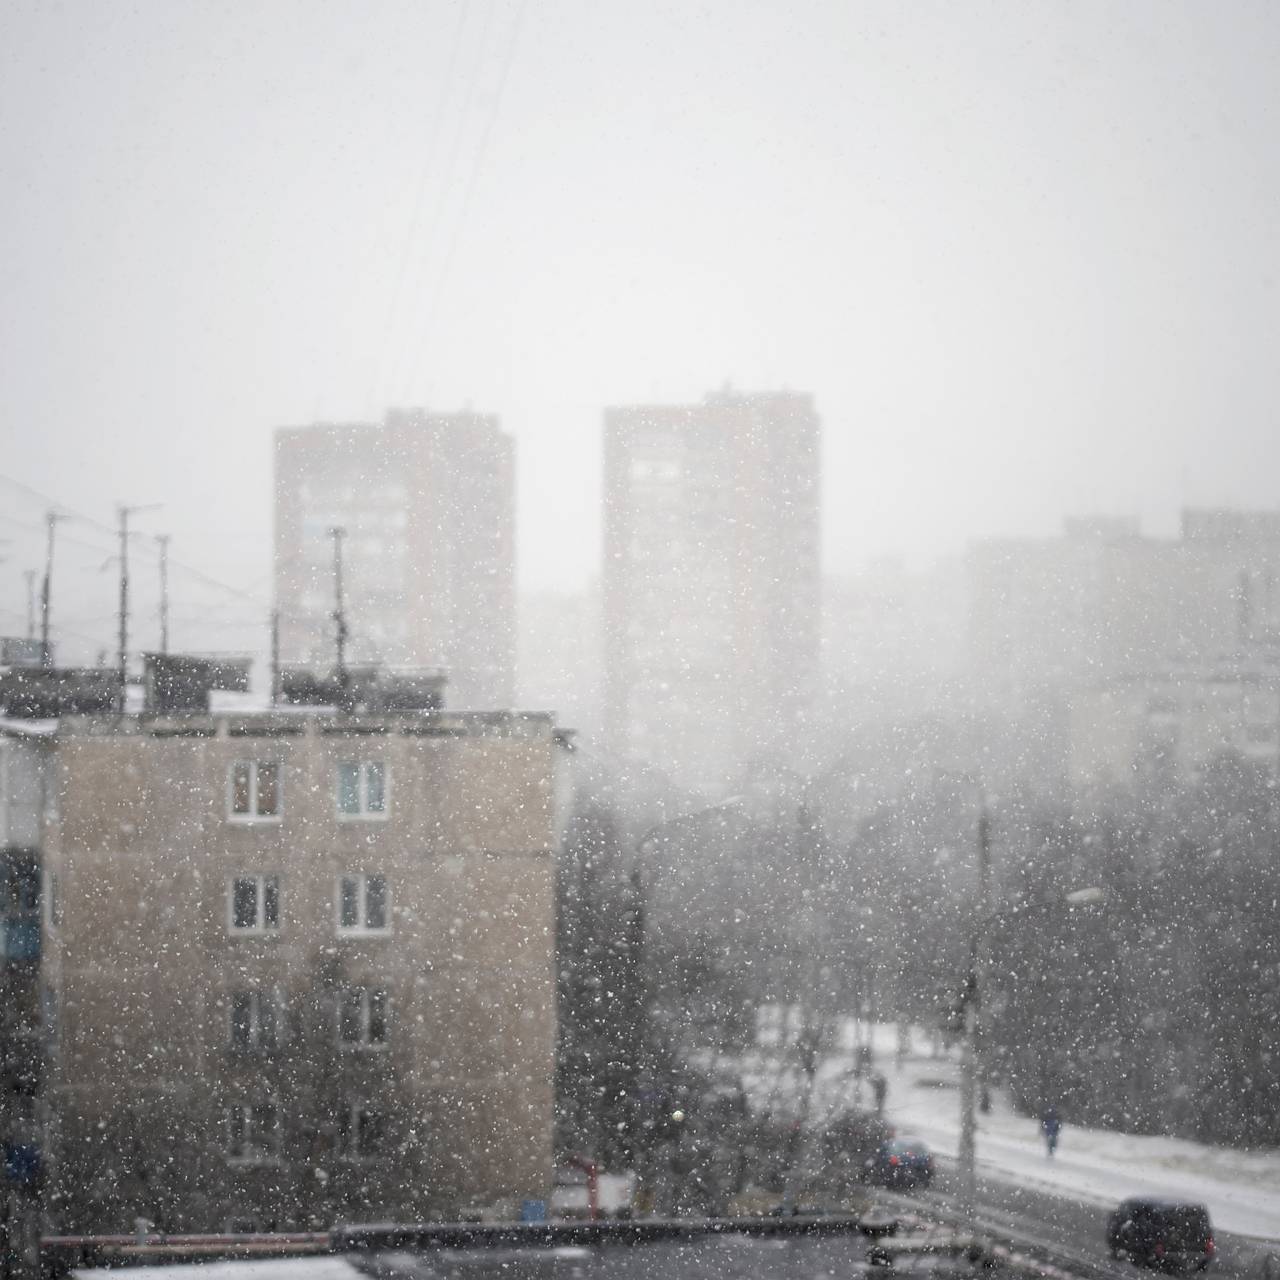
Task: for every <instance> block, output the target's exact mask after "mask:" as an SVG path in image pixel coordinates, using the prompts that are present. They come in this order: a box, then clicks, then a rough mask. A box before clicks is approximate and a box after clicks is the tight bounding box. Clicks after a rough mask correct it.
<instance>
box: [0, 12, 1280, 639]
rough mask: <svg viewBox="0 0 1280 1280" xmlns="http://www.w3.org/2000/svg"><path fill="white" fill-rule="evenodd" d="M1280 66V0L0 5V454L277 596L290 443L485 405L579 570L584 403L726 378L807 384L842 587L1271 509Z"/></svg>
mask: <svg viewBox="0 0 1280 1280" xmlns="http://www.w3.org/2000/svg"><path fill="white" fill-rule="evenodd" d="M1277 65H1280V8H1277V7H1276V6H1275V5H1274V4H1270V3H1256V4H1254V3H1240V2H1233V3H1228V4H1223V5H1208V4H1202V3H1198V2H1193V3H1177V2H1170V0H1159V2H1158V3H1156V2H1148V0H1131V2H1129V3H1125V4H1123V5H1117V4H1115V3H1111V2H1109V0H1107V2H1103V3H1090V2H1080V0H1074V2H1072V3H1066V2H1065V0H1063V2H1061V3H1036V2H1034V0H1009V2H1007V3H995V4H992V3H978V2H976V0H975V2H972V3H967V4H956V3H952V2H951V0H946V2H944V3H925V2H924V0H913V3H911V4H901V3H899V2H898V0H887V2H885V3H879V2H870V0H868V2H859V0H785V2H783V0H771V2H769V3H764V2H760V0H701V2H698V3H694V2H691V0H679V2H667V0H652V2H650V3H645V4H634V3H621V2H615V0H603V2H602V0H533V2H529V0H475V3H473V4H467V5H465V6H460V5H459V4H457V3H445V2H444V0H406V2H404V3H401V2H400V0H373V2H372V3H354V2H350V3H322V2H321V0H306V2H305V3H293V2H290V0H273V2H272V3H271V4H265V5H254V4H228V3H217V4H214V3H194V2H186V3H182V4H173V3H169V2H167V0H130V2H129V3H124V2H123V0H101V2H100V3H93V4H90V3H63V4H54V3H48V2H41V3H32V2H28V0H9V3H7V4H5V5H4V6H3V9H0V180H2V182H3V190H4V193H5V194H4V200H3V202H0V244H3V256H2V257H0V262H2V264H3V265H2V266H0V271H2V272H3V290H2V294H0V296H2V297H3V307H2V308H0V385H2V386H3V391H4V404H5V413H4V416H3V426H2V427H0V432H2V433H3V434H2V436H0V474H4V475H7V476H11V477H13V478H15V479H18V480H21V481H23V482H25V483H26V484H28V485H31V486H33V487H34V488H36V489H37V490H39V491H41V492H43V493H48V494H52V495H54V496H55V497H57V498H58V499H59V500H61V501H62V502H64V503H66V504H68V505H69V506H72V507H75V508H77V509H80V510H84V511H87V512H89V513H90V514H93V515H95V516H97V517H98V518H99V519H101V520H103V521H104V522H110V520H111V519H112V518H113V515H112V513H113V508H114V504H115V503H116V502H117V501H123V502H130V503H132V502H137V503H145V502H154V501H163V502H164V503H165V504H166V506H165V508H164V510H163V511H161V512H157V513H153V514H151V515H149V516H146V517H139V524H140V527H146V528H148V529H150V530H153V531H155V532H168V533H171V534H172V535H173V551H174V554H175V556H177V557H179V558H180V559H183V560H185V561H186V562H188V563H190V564H192V565H195V566H199V567H202V568H203V569H205V570H206V571H207V572H209V573H212V574H214V575H215V576H217V577H219V578H222V579H231V580H235V581H236V582H243V583H248V584H251V585H252V586H253V589H254V590H255V591H263V590H266V589H268V588H269V565H268V563H267V556H268V554H269V553H268V550H267V539H268V536H269V531H270V523H271V514H270V503H269V496H270V439H271V431H272V428H273V427H275V426H276V425H279V424H283V423H297V422H305V421H310V420H313V419H316V418H326V419H347V418H356V417H370V416H379V415H380V414H381V412H382V410H383V408H384V407H385V406H386V405H387V404H390V403H395V404H410V403H412V404H419V403H426V404H429V405H431V406H433V407H437V408H457V407H461V406H462V405H464V404H470V405H472V406H473V407H475V408H477V409H483V410H486V411H495V412H497V413H499V414H500V415H501V416H502V419H503V422H504V424H505V426H506V427H507V428H508V429H509V430H510V431H511V432H512V433H513V434H514V435H515V436H516V438H517V440H518V448H519V457H520V464H519V483H520V558H521V564H520V572H521V581H522V584H523V585H524V586H526V587H543V586H564V587H573V586H575V585H577V584H580V583H582V582H584V581H585V580H586V579H587V578H588V576H589V575H590V574H592V573H593V572H594V571H595V569H596V566H597V564H598V560H599V528H600V511H599V496H600V480H599V458H600V445H599V435H600V421H601V409H602V406H604V405H605V404H608V403H628V402H632V401H637V400H648V399H654V400H687V399H691V398H695V397H698V396H700V395H701V394H702V393H703V392H704V391H706V390H708V389H711V388H713V387H717V386H719V385H721V384H722V383H723V382H725V380H732V381H733V383H734V384H735V385H736V386H739V387H744V388H751V387H775V386H783V385H787V386H790V387H793V388H802V389H806V390H811V391H812V392H814V394H815V395H816V397H817V402H818V406H819V409H820V411H821V413H822V415H823V418H824V422H825V429H826V445H825V449H826V477H825V478H826V496H827V510H826V546H825V555H826V562H827V565H828V567H829V568H831V569H833V570H841V569H845V568H850V567H854V566H856V565H857V564H858V563H860V562H862V561H863V560H865V559H866V558H867V557H869V556H874V555H880V554H884V553H890V552H894V551H900V552H904V553H906V554H907V555H908V556H910V557H912V558H916V559H921V558H924V557H928V556H932V555H933V554H935V553H938V552H940V551H945V550H951V549H955V548H958V547H960V546H961V545H963V543H964V541H965V540H967V539H969V538H972V537H974V536H979V535H982V534H986V533H992V532H1022V531H1026V532H1047V531H1050V530H1053V529H1055V528H1057V526H1058V524H1059V521H1060V518H1061V515H1062V514H1063V513H1064V512H1076V513H1092V512H1135V513H1138V514H1140V515H1142V516H1143V518H1144V523H1145V525H1146V527H1147V528H1148V529H1150V530H1152V531H1154V532H1162V531H1168V530H1171V529H1172V528H1173V526H1174V521H1175V513H1176V510H1177V508H1178V506H1179V504H1180V503H1181V502H1183V501H1190V502H1195V503H1226V502H1232V503H1238V504H1243V505H1253V506H1262V505H1271V506H1274V505H1277V503H1278V502H1280V481H1278V480H1277V477H1280V431H1277V430H1276V427H1275V423H1274V412H1273V406H1274V403H1275V401H1276V395H1275V393H1276V385H1277V380H1278V378H1280V360H1277V358H1276V352H1277V350H1278V349H1280V343H1278V342H1277V338H1278V336H1280V335H1278V334H1277V306H1276V290H1277V271H1278V268H1280V257H1278V252H1277V234H1278V232H1280V216H1278V214H1280V210H1278V209H1277V196H1278V195H1280V180H1278V179H1280V172H1278V170H1280V147H1277V145H1276V142H1277V136H1278V128H1277V126H1278V124H1280V120H1278V118H1277V107H1278V105H1280V78H1277V77H1276V76H1275V75H1274V68H1275V67H1276V66H1277ZM41 510H42V507H41V504H40V503H39V502H38V501H37V500H35V499H32V498H29V497H26V496H24V495H23V494H22V493H21V492H19V491H17V490H15V489H13V488H12V487H11V486H2V485H0V515H4V516H5V517H6V519H7V523H6V525H5V527H4V528H3V529H0V537H2V538H7V539H9V541H8V542H7V543H4V542H0V558H2V559H3V561H4V562H3V563H0V608H3V609H5V610H7V612H6V613H4V614H3V615H0V631H2V630H6V629H7V630H13V629H14V627H15V625H16V618H17V616H18V614H19V613H23V612H25V597H24V586H23V581H22V571H23V570H24V569H27V568H32V567H36V565H37V564H38V563H39V560H38V539H37V537H36V535H35V533H34V532H33V530H32V528H31V527H30V526H31V525H33V524H38V522H39V520H40V515H41ZM72 532H74V531H73V530H71V529H70V528H68V533H69V534H70V533H72ZM81 534H82V536H83V537H84V538H85V539H86V541H87V542H89V543H94V544H95V545H96V543H97V541H100V540H101V539H97V538H96V537H95V536H91V534H90V531H89V530H88V529H87V528H85V529H83V530H82V531H81ZM67 554H68V556H71V557H74V556H75V555H76V554H77V553H76V552H75V550H74V547H73V546H72V545H71V544H68V546H67ZM80 554H81V560H82V561H83V563H74V561H72V562H69V572H72V573H73V577H72V583H73V585H74V584H76V583H80V584H81V585H83V584H85V583H88V582H89V581H90V578H91V577H93V575H94V574H97V573H99V571H100V564H99V563H98V561H97V560H95V559H94V556H93V555H90V553H89V552H88V551H87V550H86V551H83V552H82V553H80ZM96 554H97V553H96V552H95V553H94V555H96ZM99 559H100V557H99ZM75 573H79V574H80V575H81V577H80V578H78V579H77V578H75V577H74V574H75ZM63 585H64V586H65V585H66V580H65V579H64V582H63ZM84 621H85V628H86V629H88V628H89V627H90V623H89V622H88V620H87V619H86V620H84ZM93 625H96V624H93ZM86 633H87V631H86ZM104 634H105V635H108V636H109V634H110V629H109V626H108V627H106V628H105V630H104Z"/></svg>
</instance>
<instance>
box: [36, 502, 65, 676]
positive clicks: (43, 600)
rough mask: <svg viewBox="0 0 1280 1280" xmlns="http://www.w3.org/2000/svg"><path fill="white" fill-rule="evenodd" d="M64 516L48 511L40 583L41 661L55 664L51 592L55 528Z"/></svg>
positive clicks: (45, 519) (45, 663) (48, 665)
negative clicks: (50, 633)
mask: <svg viewBox="0 0 1280 1280" xmlns="http://www.w3.org/2000/svg"><path fill="white" fill-rule="evenodd" d="M61 519H62V517H61V516H60V515H59V514H58V513H57V512H56V511H46V512H45V516H44V523H45V530H46V535H45V550H44V581H42V582H41V583H40V663H41V665H42V666H45V667H51V666H53V651H52V650H51V649H50V648H49V592H50V589H51V588H52V585H53V530H54V526H55V525H56V524H57V523H58V521H59V520H61Z"/></svg>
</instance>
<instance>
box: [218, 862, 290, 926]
mask: <svg viewBox="0 0 1280 1280" xmlns="http://www.w3.org/2000/svg"><path fill="white" fill-rule="evenodd" d="M229 898H230V901H229V903H228V907H229V912H230V925H231V931H232V933H274V932H275V931H276V930H277V929H279V928H280V880H279V878H278V877H277V876H237V877H236V878H235V879H234V880H233V881H232V882H231V891H230V894H229Z"/></svg>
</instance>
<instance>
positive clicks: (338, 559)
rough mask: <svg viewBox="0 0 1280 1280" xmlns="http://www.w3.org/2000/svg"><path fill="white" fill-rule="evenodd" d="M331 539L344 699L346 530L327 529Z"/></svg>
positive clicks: (345, 676) (335, 626) (334, 527)
mask: <svg viewBox="0 0 1280 1280" xmlns="http://www.w3.org/2000/svg"><path fill="white" fill-rule="evenodd" d="M329 536H330V537H331V538H332V539H333V625H334V635H335V642H336V646H337V659H338V662H337V672H336V674H337V677H338V691H339V694H340V695H341V696H342V700H343V701H344V702H345V701H346V692H347V614H346V609H345V608H344V606H343V603H342V539H343V538H345V537H346V536H347V531H346V530H345V529H344V528H342V527H341V526H340V525H334V526H333V527H332V528H331V529H330V530H329Z"/></svg>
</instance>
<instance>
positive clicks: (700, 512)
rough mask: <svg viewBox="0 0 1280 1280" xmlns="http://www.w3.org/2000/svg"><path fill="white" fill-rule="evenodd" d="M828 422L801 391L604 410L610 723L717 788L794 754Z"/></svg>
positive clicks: (811, 630)
mask: <svg viewBox="0 0 1280 1280" xmlns="http://www.w3.org/2000/svg"><path fill="white" fill-rule="evenodd" d="M819 453H820V427H819V420H818V416H817V413H816V412H815V409H814V405H813V400H812V397H811V396H809V395H807V394H801V393H795V392H786V391H779V392H760V393H737V392H732V391H724V392H720V393H715V394H711V395H708V396H707V397H706V398H705V400H703V401H702V403H700V404H695V405H679V406H666V405H643V406H634V407H625V408H612V409H607V410H606V411H605V557H604V576H603V597H604V599H603V603H604V647H605V731H606V737H607V738H608V740H609V741H610V743H611V744H612V747H613V749H614V750H615V751H616V752H618V753H619V754H620V755H621V756H623V757H624V758H627V759H631V760H634V761H637V762H641V763H644V764H646V765H649V766H652V767H655V768H658V769H661V770H662V771H664V772H666V773H667V774H669V775H670V776H671V777H672V778H673V779H674V780H675V781H676V782H677V783H679V784H681V785H684V786H687V787H689V788H691V789H694V790H698V791H703V792H707V793H714V792H717V791H721V790H723V789H724V788H725V787H727V786H730V785H732V784H733V782H734V781H735V779H736V778H737V777H738V776H739V775H740V773H741V771H742V770H743V769H744V768H746V767H748V766H750V765H754V764H764V765H767V764H768V763H769V762H772V761H778V760H780V759H782V758H785V757H786V756H788V755H789V754H790V753H791V752H792V751H793V749H794V745H795V741H794V739H795V735H796V733H797V732H798V731H799V730H800V728H801V726H802V724H803V722H804V717H805V712H806V710H807V708H808V706H809V703H810V700H811V698H812V694H813V691H814V687H815V683H816V679H817V669H818V662H819V622H820V612H821V601H820V584H819V572H820V564H819V555H820V551H819V478H820V470H819V469H820V458H819Z"/></svg>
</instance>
